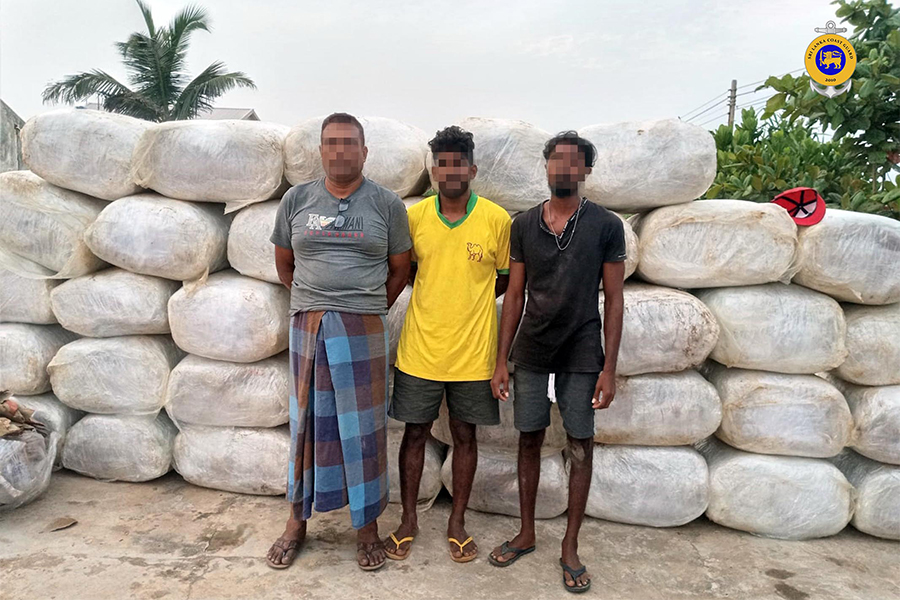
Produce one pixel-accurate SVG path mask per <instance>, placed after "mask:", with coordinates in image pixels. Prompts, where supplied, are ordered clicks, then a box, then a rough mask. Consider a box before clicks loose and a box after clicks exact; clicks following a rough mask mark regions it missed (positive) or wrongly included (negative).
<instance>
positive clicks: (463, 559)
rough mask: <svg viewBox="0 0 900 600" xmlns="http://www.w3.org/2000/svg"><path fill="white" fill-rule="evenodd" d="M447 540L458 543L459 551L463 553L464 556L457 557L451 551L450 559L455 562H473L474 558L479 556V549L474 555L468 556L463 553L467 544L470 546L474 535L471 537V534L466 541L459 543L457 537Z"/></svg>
mask: <svg viewBox="0 0 900 600" xmlns="http://www.w3.org/2000/svg"><path fill="white" fill-rule="evenodd" d="M447 541H448V542H450V543H451V544H456V545H457V546H459V553H460V554H461V555H462V556H460V557H459V558H457V557H455V556H453V553H452V552H451V553H450V560H452V561H453V562H458V563H467V562H472V561H473V560H475V559H476V558H478V551H477V550H476V551H475V554H473V555H472V556H466V555H465V554H463V548H465V547H466V546H468V545H469V544H471V543H472V537H471V536H469V537H468V538H467V539H466V541H464V542H463V543H461V544H460V543H459V540H457V539H456V538H447Z"/></svg>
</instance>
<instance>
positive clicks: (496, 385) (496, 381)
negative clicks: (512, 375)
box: [491, 361, 509, 402]
mask: <svg viewBox="0 0 900 600" xmlns="http://www.w3.org/2000/svg"><path fill="white" fill-rule="evenodd" d="M491 391H492V392H493V393H494V398H496V399H497V400H503V401H504V402H506V401H507V400H509V369H508V368H507V367H506V361H502V362H501V361H497V367H496V368H495V369H494V376H493V377H492V378H491Z"/></svg>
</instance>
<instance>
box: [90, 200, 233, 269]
mask: <svg viewBox="0 0 900 600" xmlns="http://www.w3.org/2000/svg"><path fill="white" fill-rule="evenodd" d="M230 221H231V219H230V217H226V216H224V215H223V214H222V206H221V205H216V204H207V205H204V204H196V203H193V202H185V201H183V200H172V199H171V198H165V197H163V196H160V195H158V194H153V193H146V194H138V195H135V196H128V197H125V198H122V199H120V200H117V201H115V202H113V203H112V204H110V205H109V206H107V207H106V208H105V209H104V210H103V212H102V213H100V216H99V217H98V218H97V220H96V221H95V222H94V223H93V224H92V225H91V226H90V227H89V228H88V229H87V231H86V232H85V235H84V241H85V243H86V244H87V245H88V246H89V247H90V248H91V250H93V251H94V253H96V254H97V256H100V257H102V258H103V259H104V260H106V261H107V262H109V263H110V264H113V265H116V266H117V267H121V268H123V269H126V270H128V271H131V272H132V273H140V274H143V275H153V276H156V277H163V278H165V279H174V280H176V281H185V280H192V279H198V278H201V277H203V276H204V275H206V274H207V273H212V272H214V271H218V270H220V269H223V268H225V267H226V266H227V264H228V261H227V258H226V248H227V243H228V227H229V223H230Z"/></svg>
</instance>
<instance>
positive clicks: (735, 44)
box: [0, 0, 849, 133]
mask: <svg viewBox="0 0 900 600" xmlns="http://www.w3.org/2000/svg"><path fill="white" fill-rule="evenodd" d="M149 2H150V5H151V7H152V8H153V12H154V17H155V20H156V22H157V24H165V23H168V21H169V20H170V19H171V18H172V16H173V15H174V14H175V13H176V12H177V11H178V10H179V9H180V8H182V7H184V6H185V5H187V4H189V3H190V2H189V1H186V0H149ZM199 4H201V5H203V6H205V7H206V8H207V10H208V11H209V13H210V15H211V20H212V33H210V34H207V33H205V32H198V33H196V34H195V35H194V37H193V39H192V45H191V50H190V53H189V56H188V66H189V70H190V73H191V74H192V75H193V74H196V73H198V72H199V71H200V70H202V69H203V68H204V67H206V66H207V65H208V64H209V63H210V62H212V61H214V60H222V61H224V62H225V63H226V65H227V66H228V67H229V68H230V69H232V70H241V71H244V72H245V73H247V74H248V75H249V76H250V77H252V78H253V79H254V80H255V81H256V84H257V87H258V89H257V90H255V91H254V90H237V91H234V92H231V93H229V94H227V95H226V96H224V97H223V98H221V99H220V100H219V102H218V106H226V107H252V108H254V109H256V111H257V113H258V114H259V116H260V117H261V118H262V119H263V120H267V121H276V122H280V123H284V124H287V125H292V124H294V123H296V122H298V121H300V120H303V119H305V118H308V117H314V116H317V115H322V114H327V113H329V112H333V111H339V110H343V111H348V112H352V113H356V114H358V115H367V116H386V117H393V118H397V119H400V120H403V121H406V122H408V123H411V124H413V125H416V126H418V127H421V128H422V129H424V130H425V131H426V132H428V133H431V132H433V131H434V130H435V129H437V128H439V127H442V126H444V125H446V124H449V123H452V122H454V121H456V120H458V119H461V118H463V117H467V116H482V117H503V118H510V119H521V120H524V121H528V122H531V123H534V124H535V125H538V126H539V127H542V128H544V129H547V130H550V131H553V132H555V131H558V130H560V129H569V128H578V127H581V126H584V125H589V124H592V123H599V122H612V121H624V120H643V119H658V118H665V117H675V116H680V115H684V114H685V113H688V112H689V111H690V110H692V109H694V108H696V107H697V106H699V105H702V104H703V103H705V102H706V101H707V100H710V99H712V98H713V97H715V96H716V95H718V94H720V93H721V92H724V91H725V90H726V89H727V88H728V86H729V85H730V83H731V80H732V79H737V80H738V85H739V86H741V85H744V84H749V83H753V82H756V81H758V80H761V79H764V78H765V77H767V76H768V75H780V74H782V73H786V72H789V71H794V70H796V69H800V68H802V67H803V53H804V50H805V49H806V46H807V45H808V44H809V42H810V41H812V39H813V38H814V37H816V35H818V34H816V33H815V31H814V28H815V27H824V25H825V22H826V21H828V20H829V19H832V20H836V19H835V17H834V10H835V7H834V6H831V5H830V4H829V3H828V0H777V1H772V0H754V1H752V2H735V1H731V2H711V1H702V0H694V1H688V0H668V1H664V0H647V1H645V2H640V3H638V2H633V3H632V2H622V1H621V0H616V1H611V0H567V1H566V0H563V1H559V0H555V1H550V0H542V1H536V0H510V1H506V0H494V1H490V0H482V1H481V2H475V1H470V0H457V1H454V2H427V1H422V0H412V1H406V0H369V1H360V0H331V1H330V2H308V1H288V0H260V1H258V2H248V1H247V0H201V1H200V2H199ZM0 27H2V31H0V97H2V98H3V100H4V101H5V102H6V103H7V104H9V106H10V107H11V108H12V109H13V110H14V111H16V112H17V113H18V114H19V115H20V116H21V117H23V118H25V119H28V118H29V117H31V116H32V115H34V114H37V113H39V112H42V111H46V110H51V109H52V106H47V105H43V104H42V103H41V91H42V90H43V88H44V86H45V85H46V84H47V83H49V82H51V81H53V80H56V79H59V78H61V77H63V76H65V75H68V74H72V73H75V72H78V71H82V70H88V69H92V68H100V69H104V70H106V71H108V72H110V73H111V74H112V75H114V76H116V77H117V78H119V80H120V81H123V82H125V72H124V69H123V68H122V66H121V64H120V62H119V60H118V56H117V55H116V53H115V50H114V48H113V43H114V42H115V41H119V40H124V39H125V38H126V37H127V36H128V34H129V33H130V32H131V31H134V30H139V29H141V30H142V29H143V28H144V24H143V20H142V18H141V15H140V11H139V10H138V8H137V6H136V5H135V4H134V3H133V2H132V1H131V0H81V1H78V2H74V1H60V0H2V1H0ZM845 35H849V32H848V33H847V34H845ZM752 89H753V88H752V87H750V88H743V89H742V90H741V91H742V92H743V91H748V90H752ZM769 93H771V92H769V91H763V92H760V94H746V95H743V96H741V97H739V98H738V103H739V105H740V104H742V103H748V102H753V101H756V100H758V99H760V98H765V96H766V95H767V94H769ZM722 102H723V104H722V105H721V106H715V107H714V108H713V110H710V111H708V112H705V113H704V114H703V115H701V116H700V118H698V119H696V120H695V122H697V123H704V122H706V121H708V120H710V119H712V122H709V123H706V126H708V127H714V126H715V125H716V124H717V123H720V122H723V121H724V120H725V117H724V116H721V117H720V115H723V113H725V112H726V110H727V108H726V107H725V105H724V97H723V98H722ZM717 117H720V118H717Z"/></svg>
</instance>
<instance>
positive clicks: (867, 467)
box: [831, 450, 900, 540]
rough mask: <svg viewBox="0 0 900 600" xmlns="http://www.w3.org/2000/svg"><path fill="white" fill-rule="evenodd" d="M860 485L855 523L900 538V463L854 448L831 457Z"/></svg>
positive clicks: (866, 530) (882, 535)
mask: <svg viewBox="0 0 900 600" xmlns="http://www.w3.org/2000/svg"><path fill="white" fill-rule="evenodd" d="M831 462H832V463H834V465H835V466H836V467H837V468H838V469H840V470H841V472H842V473H843V474H844V475H845V476H846V477H847V480H848V481H850V483H851V484H853V487H855V488H856V493H857V501H856V512H855V513H854V514H853V520H852V521H851V523H852V524H853V526H854V527H856V528H857V529H859V530H860V531H862V532H864V533H868V534H869V535H874V536H877V537H880V538H886V539H889V540H900V467H898V466H894V465H884V464H881V463H879V462H875V461H874V460H871V459H868V458H866V457H865V456H862V455H861V454H857V453H856V452H853V451H852V450H844V451H843V452H841V453H840V454H838V455H837V456H835V457H834V458H832V459H831Z"/></svg>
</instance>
